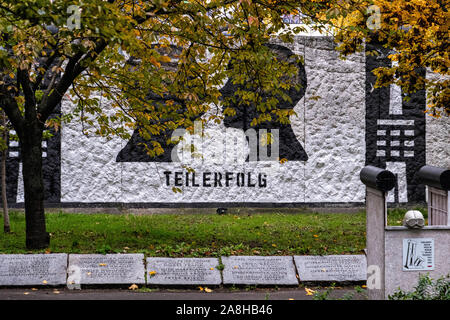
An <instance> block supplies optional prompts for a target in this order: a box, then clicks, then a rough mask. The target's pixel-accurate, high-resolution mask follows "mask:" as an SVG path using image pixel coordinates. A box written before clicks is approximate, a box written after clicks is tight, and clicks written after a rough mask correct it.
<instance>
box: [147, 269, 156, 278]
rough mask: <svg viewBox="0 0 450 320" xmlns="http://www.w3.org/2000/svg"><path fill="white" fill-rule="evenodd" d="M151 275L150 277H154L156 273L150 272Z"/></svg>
mask: <svg viewBox="0 0 450 320" xmlns="http://www.w3.org/2000/svg"><path fill="white" fill-rule="evenodd" d="M148 274H149V275H150V277H154V276H155V275H156V271H154V270H153V271H149V273H148Z"/></svg>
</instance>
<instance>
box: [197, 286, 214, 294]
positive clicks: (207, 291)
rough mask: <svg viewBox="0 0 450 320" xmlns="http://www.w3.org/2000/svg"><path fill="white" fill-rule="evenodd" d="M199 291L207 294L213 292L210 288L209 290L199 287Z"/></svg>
mask: <svg viewBox="0 0 450 320" xmlns="http://www.w3.org/2000/svg"><path fill="white" fill-rule="evenodd" d="M198 289H199V290H200V291H203V292H206V293H210V292H213V291H212V290H211V289H209V288H207V287H204V288H203V287H198Z"/></svg>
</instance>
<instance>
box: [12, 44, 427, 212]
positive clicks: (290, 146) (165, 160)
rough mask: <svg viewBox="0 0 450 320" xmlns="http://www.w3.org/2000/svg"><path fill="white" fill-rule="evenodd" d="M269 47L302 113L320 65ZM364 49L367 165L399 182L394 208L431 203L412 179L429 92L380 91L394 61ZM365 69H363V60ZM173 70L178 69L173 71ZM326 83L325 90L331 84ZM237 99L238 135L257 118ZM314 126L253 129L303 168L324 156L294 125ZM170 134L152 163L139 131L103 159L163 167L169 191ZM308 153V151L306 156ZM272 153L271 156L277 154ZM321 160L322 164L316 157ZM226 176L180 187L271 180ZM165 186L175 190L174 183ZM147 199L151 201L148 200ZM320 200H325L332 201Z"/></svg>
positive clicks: (16, 171)
mask: <svg viewBox="0 0 450 320" xmlns="http://www.w3.org/2000/svg"><path fill="white" fill-rule="evenodd" d="M269 47H270V48H271V50H273V52H274V53H275V54H276V56H277V58H278V59H284V60H285V61H288V62H289V63H292V64H294V63H295V65H296V67H297V69H298V74H297V75H295V81H297V83H299V84H300V89H294V88H291V89H290V91H289V92H288V95H289V96H290V97H291V100H292V101H289V102H287V101H286V102H283V101H284V100H283V101H282V102H281V108H284V109H293V108H294V107H296V105H298V103H299V101H300V100H302V101H303V100H304V99H302V98H303V97H305V94H306V91H307V89H308V90H310V91H312V92H314V90H316V89H315V86H317V83H318V82H317V80H319V81H320V78H319V79H317V76H316V78H315V79H314V77H313V76H312V72H311V70H314V68H316V66H315V65H314V64H312V63H311V59H310V60H306V62H305V63H301V62H299V59H297V58H298V55H297V54H295V53H293V51H292V50H290V49H288V48H287V47H285V46H282V45H275V44H272V45H269ZM366 50H367V51H369V50H370V51H371V50H377V51H378V52H379V55H377V56H373V55H367V56H366V59H365V76H366V77H365V80H364V79H361V82H360V83H361V85H362V86H365V111H366V112H365V141H364V139H363V138H361V139H359V140H360V141H361V143H362V144H365V164H366V165H368V164H371V165H375V166H379V167H383V168H387V169H388V170H390V171H392V172H394V173H395V174H396V175H397V178H398V183H397V186H396V188H395V191H394V192H392V194H391V195H390V198H389V201H390V202H422V201H424V199H425V195H424V187H423V186H422V185H419V184H418V183H417V182H416V181H415V179H414V174H415V172H416V171H417V170H418V169H419V168H420V167H421V166H423V165H424V164H425V160H426V159H425V114H424V113H423V111H424V109H425V92H424V91H423V90H422V91H418V92H416V93H414V94H412V95H410V96H409V99H403V97H404V94H403V93H402V92H401V90H400V88H398V87H397V86H390V87H383V88H374V83H375V76H374V75H373V74H372V70H373V69H374V68H376V67H380V66H389V63H390V61H389V59H388V58H387V54H388V50H386V49H384V48H382V47H381V46H379V45H376V44H368V45H367V47H366ZM314 59H316V60H314V61H318V60H317V59H319V58H316V57H314ZM308 61H309V64H308ZM362 63H363V64H364V62H362ZM169 67H176V66H175V65H172V66H169ZM308 72H310V73H309V76H308V74H307V73H308ZM363 72H364V71H363ZM316 74H320V73H316ZM314 80H315V82H314ZM324 85H326V83H325V84H324ZM238 89H239V87H238V86H236V85H234V84H233V83H232V79H229V80H228V81H227V82H226V83H225V84H224V86H223V87H222V88H221V89H220V91H221V93H222V95H223V97H224V99H226V98H229V97H232V96H233V95H235V93H236V91H237V90H238ZM311 94H312V93H311ZM339 94H340V93H339ZM363 94H364V93H363V92H361V98H364V96H363ZM323 98H324V99H327V96H323ZM147 99H149V100H152V101H156V103H159V105H164V102H165V100H174V99H173V97H171V96H164V97H159V96H156V95H153V94H152V93H148V95H147ZM158 99H159V100H158ZM236 101H237V102H234V104H233V105H232V107H233V108H234V109H235V110H236V115H234V116H227V117H225V118H224V121H223V126H224V127H225V128H228V129H235V130H236V129H237V130H238V131H242V132H245V131H246V130H248V129H249V128H250V122H251V121H252V119H253V118H254V117H256V116H258V113H257V111H256V109H255V108H254V107H252V108H249V107H246V106H245V105H242V104H240V103H239V101H238V100H236ZM279 101H280V99H279ZM176 103H177V104H178V105H179V107H180V108H179V109H180V112H183V110H185V108H186V107H185V105H184V104H183V101H176ZM59 112H60V110H59V109H58V110H57V113H59ZM330 112H332V110H330ZM200 116H201V115H198V116H197V117H200ZM301 116H302V115H300V117H301ZM322 116H323V115H320V114H318V115H317V117H319V118H320V117H322ZM362 119H364V115H362ZM191 120H192V121H194V120H196V119H195V118H193V119H191ZM312 120H315V119H308V120H306V119H302V120H300V121H298V122H296V123H295V124H280V123H279V122H277V121H276V119H273V120H272V121H270V122H265V123H262V124H259V125H258V126H257V127H253V128H254V129H256V132H257V134H258V136H257V137H258V139H257V140H258V142H259V141H260V140H261V139H260V138H261V137H260V136H259V130H266V132H275V131H277V132H278V133H279V134H278V137H279V144H278V148H279V158H280V159H283V158H285V159H287V160H288V161H289V162H293V163H294V164H293V167H296V168H303V167H306V166H307V165H308V164H309V163H310V162H311V159H312V158H314V157H315V156H316V154H317V152H318V151H317V150H316V151H315V152H312V151H311V148H309V149H308V148H306V141H305V140H304V139H301V138H300V137H299V136H298V131H299V130H297V131H296V129H298V128H297V127H296V126H298V125H299V124H300V123H301V121H304V122H305V123H306V124H305V125H306V126H307V125H308V123H307V121H312ZM320 121H322V120H320ZM327 124H328V123H326V121H325V125H327ZM330 125H339V124H330ZM361 130H364V129H363V127H361ZM361 130H360V131H361ZM363 132H364V131H361V133H363ZM53 134H54V136H53V137H52V138H51V139H49V140H47V141H44V142H43V146H42V147H43V151H44V154H43V157H44V161H43V163H44V183H45V190H46V201H47V202H48V203H55V204H57V203H60V202H61V181H60V180H61V134H60V132H54V133H53ZM172 134H173V131H171V130H168V131H166V132H163V133H162V134H161V135H159V136H154V137H152V139H153V140H156V141H158V142H159V143H160V144H161V146H162V147H163V149H164V150H165V152H164V153H163V154H161V155H159V156H156V157H150V156H148V154H147V152H146V151H145V148H144V147H143V146H142V145H141V143H142V142H145V141H144V140H143V138H142V137H141V135H140V134H139V128H138V129H136V130H135V131H134V132H133V134H132V137H131V139H130V140H129V141H127V142H126V143H125V145H120V148H119V149H117V151H115V153H114V155H112V156H111V157H112V158H111V159H106V160H105V161H108V162H113V163H116V164H118V165H127V168H131V170H133V169H132V168H133V167H134V166H135V165H136V166H138V165H139V164H138V163H143V164H145V163H150V164H151V163H155V164H156V165H159V164H160V165H162V166H163V167H164V168H165V167H168V168H169V169H163V170H161V172H160V173H159V175H160V177H161V178H160V180H159V183H160V184H161V185H165V184H166V180H170V181H171V184H170V185H172V184H176V183H177V181H179V179H180V177H181V173H177V172H175V171H173V172H172V173H169V172H170V170H172V169H170V168H172V167H171V166H170V165H173V159H172V157H171V156H172V153H173V150H174V148H176V146H177V145H176V144H167V139H168V138H170V137H171V135H172ZM319 138H320V137H319ZM316 141H317V140H316ZM249 142H250V141H249V140H248V137H247V143H248V146H249V148H248V152H249V155H250V154H256V155H257V156H256V157H253V158H252V157H250V156H248V157H247V158H246V162H247V164H248V165H250V164H251V163H252V161H253V163H255V162H257V163H260V162H261V161H262V160H264V159H267V158H264V157H261V155H262V154H261V149H260V148H261V146H260V144H259V143H258V144H257V146H256V147H254V149H253V150H251V148H252V146H251V144H250V143H249ZM308 143H309V145H311V144H312V143H314V141H313V140H312V139H310V140H309V141H308ZM336 145H337V142H336ZM9 147H10V148H9V153H8V159H7V186H8V190H7V191H8V201H9V203H10V204H12V205H14V204H15V203H21V202H23V185H22V184H23V182H22V179H21V174H22V169H21V166H22V164H21V160H20V148H19V145H18V143H17V142H15V141H10V142H9ZM331 147H333V146H331ZM344 147H346V146H344ZM349 147H351V146H349ZM268 148H269V149H270V146H268ZM341 148H342V146H341ZM306 150H309V151H308V153H307V151H306ZM360 150H362V149H360ZM266 151H267V150H266ZM269 151H270V152H272V150H269ZM319 151H320V150H319ZM327 152H329V151H327ZM359 153H360V154H361V155H362V156H363V155H364V153H362V152H361V151H359ZM108 157H109V156H108ZM336 157H337V158H336ZM338 157H339V153H337V155H336V153H335V156H334V158H332V159H331V160H330V158H329V159H328V160H329V161H335V162H336V163H338V162H339V161H340V159H339V158H338ZM316 158H317V157H316ZM361 160H362V162H364V157H363V158H362V159H361ZM315 161H317V159H316V160H315ZM73 163H76V161H73ZM133 163H136V164H133ZM79 165H80V166H84V165H86V164H83V163H81V164H79ZM345 165H346V164H345V163H344V164H343V166H345ZM361 165H364V163H361ZM293 167H292V168H293ZM113 168H118V167H113ZM145 168H150V167H145ZM152 168H153V167H152ZM173 168H175V167H173ZM311 168H317V167H316V165H312V166H311ZM339 168H341V167H339ZM339 168H337V169H336V170H340V169H339ZM203 169H205V168H203ZM164 170H166V171H164ZM227 170H228V171H229V172H228V173H229V174H230V175H231V174H232V173H233V170H234V169H233V168H227ZM239 170H241V169H239ZM66 171H67V170H65V171H64V172H66ZM210 171H211V172H210ZM225 171H226V170H225ZM225 171H224V173H223V177H222V176H219V175H220V173H217V172H212V170H209V169H208V168H206V170H205V171H204V172H203V175H202V176H201V178H202V182H199V181H198V180H197V181H195V180H189V181H190V182H189V183H190V184H189V185H186V184H185V182H183V183H181V185H183V186H189V187H191V186H198V188H202V187H213V186H219V185H220V186H223V187H228V186H229V187H230V188H232V187H233V186H236V183H237V186H242V185H244V182H243V181H244V178H245V179H247V175H251V174H254V176H253V177H248V182H246V183H245V186H250V187H253V186H259V187H264V188H266V187H267V186H268V185H269V181H266V180H265V177H263V176H262V175H258V174H256V173H255V172H251V171H245V173H244V172H238V173H236V172H235V176H236V177H234V178H233V179H234V180H236V181H235V182H236V183H234V184H233V183H231V180H230V181H228V180H227V179H228V177H227V176H226V174H227V172H225ZM313 171H314V170H313ZM282 172H283V174H290V173H291V172H290V171H282ZM314 172H315V171H314ZM314 172H312V173H309V174H308V179H310V180H314ZM333 173H334V172H333ZM65 174H66V176H67V174H70V173H65ZM177 174H178V177H177ZM321 174H322V177H323V176H325V175H326V174H327V172H326V171H324V172H322V173H321ZM328 174H329V173H328ZM199 177H200V176H199ZM286 178H287V179H286V181H288V182H287V184H289V179H292V177H290V178H289V177H286ZM177 179H178V180H177ZM230 179H231V178H230ZM277 179H278V178H277ZM299 179H301V178H299ZM120 180H121V179H119V181H120ZM187 180H188V179H186V181H187ZM234 180H233V181H234ZM205 181H206V182H205ZM172 182H173V183H172ZM240 182H241V183H240ZM167 185H168V186H169V184H167ZM276 187H278V185H277V184H275V188H276ZM305 188H307V187H305ZM209 189H211V188H209ZM230 190H231V189H230ZM196 196H197V195H194V196H193V197H194V198H193V199H192V201H194V202H195V201H196V199H195V197H196ZM197 197H198V196H197ZM139 199H140V198H139ZM143 201H144V202H145V200H143ZM169 201H170V200H169ZM224 201H228V199H224ZM295 201H297V199H292V202H295ZM319 201H322V202H326V198H324V200H319ZM362 201H363V200H362ZM231 202H232V201H231Z"/></svg>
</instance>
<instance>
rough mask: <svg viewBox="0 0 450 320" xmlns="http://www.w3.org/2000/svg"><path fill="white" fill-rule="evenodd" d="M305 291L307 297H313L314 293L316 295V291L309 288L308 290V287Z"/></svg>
mask: <svg viewBox="0 0 450 320" xmlns="http://www.w3.org/2000/svg"><path fill="white" fill-rule="evenodd" d="M305 291H306V295H307V296H313V295H314V293H316V291H314V290H312V289H309V288H306V287H305Z"/></svg>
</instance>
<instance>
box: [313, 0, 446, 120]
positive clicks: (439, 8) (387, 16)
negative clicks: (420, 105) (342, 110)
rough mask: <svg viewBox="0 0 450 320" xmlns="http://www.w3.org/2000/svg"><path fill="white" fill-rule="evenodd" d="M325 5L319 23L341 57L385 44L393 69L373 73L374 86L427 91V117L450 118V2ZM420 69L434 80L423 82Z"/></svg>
mask: <svg viewBox="0 0 450 320" xmlns="http://www.w3.org/2000/svg"><path fill="white" fill-rule="evenodd" d="M326 2H327V3H328V5H329V9H328V10H325V11H321V12H318V13H317V18H318V20H319V21H318V22H317V23H320V24H323V25H326V26H327V29H328V30H329V32H331V33H332V34H333V35H334V36H335V40H336V41H337V42H338V46H337V49H338V50H339V51H340V52H341V53H342V54H343V55H348V54H350V53H354V52H356V51H359V50H362V49H363V47H364V44H365V43H367V42H377V43H381V44H382V45H383V46H384V47H386V48H388V49H390V50H391V53H390V55H389V56H388V57H389V59H390V60H391V61H392V66H391V67H382V68H378V69H376V70H375V71H374V72H375V74H376V75H377V83H376V86H378V87H379V86H386V85H389V84H392V83H395V84H398V85H400V86H401V87H402V89H403V91H404V92H405V93H410V92H414V91H416V90H419V89H422V88H426V89H427V92H428V98H429V101H428V106H427V107H428V108H427V112H428V113H429V114H430V115H433V116H436V117H440V116H441V115H444V116H449V115H450V88H449V76H450V73H449V65H450V60H449V50H448V48H449V47H450V43H449V39H450V37H449V36H450V34H449V9H450V4H449V2H448V1H442V0H426V1H425V0H408V1H407V0H369V1H368V0H336V1H326ZM323 3H325V1H324V2H323ZM371 54H377V53H376V52H372V53H371ZM420 68H427V71H428V72H433V73H436V76H434V77H433V76H431V77H430V76H428V77H427V76H423V74H422V73H421V72H420Z"/></svg>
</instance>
